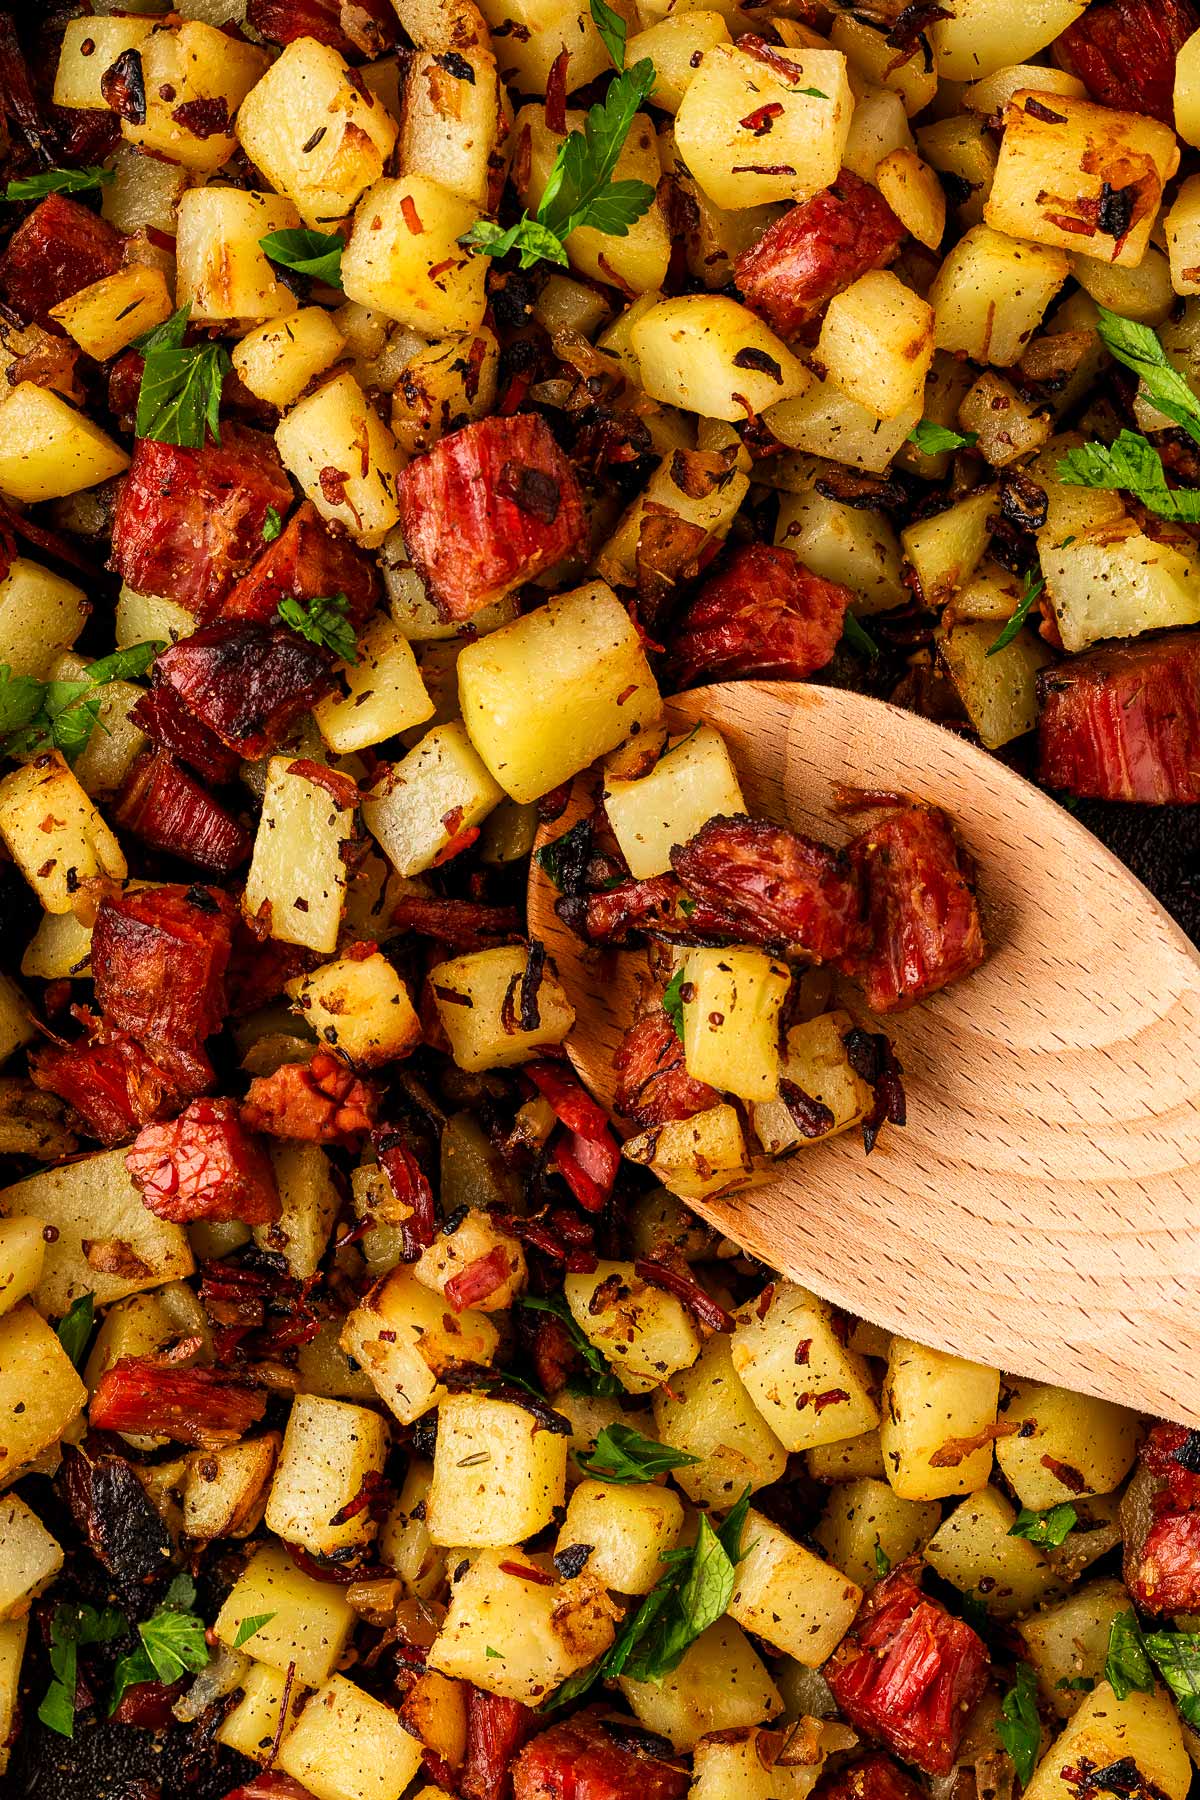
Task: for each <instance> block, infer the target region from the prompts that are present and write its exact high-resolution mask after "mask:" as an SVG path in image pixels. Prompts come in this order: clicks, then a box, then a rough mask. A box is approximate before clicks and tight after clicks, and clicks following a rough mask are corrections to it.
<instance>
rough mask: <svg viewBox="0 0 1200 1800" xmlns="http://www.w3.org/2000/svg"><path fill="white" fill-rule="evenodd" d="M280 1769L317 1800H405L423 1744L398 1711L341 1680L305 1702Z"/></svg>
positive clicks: (282, 1754) (340, 1677)
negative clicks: (405, 1793)
mask: <svg viewBox="0 0 1200 1800" xmlns="http://www.w3.org/2000/svg"><path fill="white" fill-rule="evenodd" d="M279 1767H280V1768H281V1769H282V1770H283V1771H284V1773H285V1774H287V1775H290V1776H292V1778H293V1779H294V1780H295V1781H298V1782H300V1783H301V1784H302V1786H304V1787H305V1788H306V1789H307V1790H308V1792H309V1793H311V1794H314V1795H315V1796H316V1800H400V1796H401V1794H402V1793H403V1792H404V1790H405V1788H407V1786H408V1784H409V1782H410V1781H411V1780H412V1779H413V1776H414V1775H415V1774H416V1773H417V1771H418V1769H419V1768H420V1767H421V1745H420V1743H419V1742H418V1741H417V1739H416V1738H414V1737H413V1736H412V1734H411V1733H410V1732H408V1731H406V1730H405V1728H404V1725H403V1724H402V1723H401V1721H400V1718H399V1716H398V1714H397V1713H396V1712H395V1711H394V1710H393V1708H392V1707H390V1706H387V1705H385V1704H384V1702H383V1701H382V1700H376V1699H375V1698H374V1696H373V1695H371V1694H368V1693H366V1692H365V1691H364V1689H362V1688H360V1687H358V1686H356V1684H355V1683H354V1682H353V1681H347V1680H346V1678H345V1676H344V1675H335V1676H334V1677H333V1678H332V1680H330V1681H329V1682H327V1683H326V1685H325V1686H324V1687H322V1688H319V1689H318V1690H317V1692H316V1693H315V1694H312V1695H310V1697H309V1699H308V1700H307V1701H306V1702H305V1705H304V1711H303V1712H302V1713H301V1714H300V1717H299V1718H298V1719H297V1721H296V1724H295V1725H294V1726H293V1728H292V1730H291V1731H289V1732H288V1734H287V1736H286V1738H285V1739H284V1741H283V1746H282V1748H281V1750H280V1752H279Z"/></svg>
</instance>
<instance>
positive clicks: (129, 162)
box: [76, 17, 191, 236]
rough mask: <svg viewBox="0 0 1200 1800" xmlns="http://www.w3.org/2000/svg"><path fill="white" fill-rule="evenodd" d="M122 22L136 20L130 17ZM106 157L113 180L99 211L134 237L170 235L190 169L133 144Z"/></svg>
mask: <svg viewBox="0 0 1200 1800" xmlns="http://www.w3.org/2000/svg"><path fill="white" fill-rule="evenodd" d="M98 22H99V21H98V20H96V19H95V18H92V19H90V20H85V19H80V20H78V21H76V23H78V24H80V25H87V24H89V23H90V24H92V25H95V24H97V23H98ZM121 23H122V24H126V25H129V24H132V23H133V21H132V19H130V18H128V17H127V18H125V19H123V20H122V21H121ZM97 73H103V70H99V71H97ZM107 160H108V166H109V168H110V169H111V171H112V176H113V179H112V180H111V181H110V182H109V183H108V185H107V186H106V187H104V188H102V189H101V192H100V211H101V212H102V213H103V215H104V217H105V218H106V219H107V220H108V222H109V224H110V225H115V226H116V228H117V230H118V231H125V232H128V233H129V234H130V235H131V236H132V235H133V234H134V233H137V232H144V231H149V230H154V231H161V232H164V233H165V234H167V235H168V236H169V235H170V234H171V233H173V232H174V229H175V209H176V207H177V206H178V205H179V196H180V195H181V194H182V193H183V190H184V189H185V188H186V187H187V185H188V182H189V181H190V179H191V177H190V175H189V173H188V171H187V170H186V169H182V168H180V166H179V164H178V163H170V162H159V160H158V158H157V157H155V156H143V155H142V153H141V151H140V150H135V149H134V148H133V145H132V144H121V145H120V146H119V147H118V149H117V150H115V151H114V153H113V154H112V156H111V157H109V158H108V159H107Z"/></svg>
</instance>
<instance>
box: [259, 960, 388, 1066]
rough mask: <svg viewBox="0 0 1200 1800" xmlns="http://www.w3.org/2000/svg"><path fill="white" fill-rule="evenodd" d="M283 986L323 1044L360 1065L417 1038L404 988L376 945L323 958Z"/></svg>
mask: <svg viewBox="0 0 1200 1800" xmlns="http://www.w3.org/2000/svg"><path fill="white" fill-rule="evenodd" d="M284 991H285V992H286V993H288V994H289V995H290V996H291V1000H292V1006H293V1009H294V1010H295V1011H296V1012H298V1013H299V1014H300V1015H301V1016H302V1017H303V1018H304V1019H306V1020H307V1022H308V1024H309V1025H311V1026H312V1028H313V1030H314V1031H315V1032H316V1034H317V1036H318V1037H319V1038H320V1039H321V1041H322V1043H326V1044H333V1045H335V1046H336V1048H337V1050H338V1052H339V1054H340V1055H342V1056H347V1057H349V1059H350V1061H351V1062H352V1063H355V1064H356V1065H361V1066H362V1067H364V1068H373V1067H374V1066H375V1065H376V1064H377V1063H386V1062H394V1061H395V1060H396V1059H397V1058H398V1057H401V1056H407V1055H408V1053H409V1051H410V1050H412V1049H414V1048H415V1047H416V1045H417V1044H418V1043H420V1041H421V1021H420V1020H419V1019H418V1017H417V1015H416V1013H415V1011H414V1010H413V1004H412V1001H411V1000H410V999H409V997H408V989H407V988H406V987H405V985H404V983H403V982H402V981H401V979H400V977H399V975H398V974H397V973H396V970H395V969H394V968H393V966H392V964H391V963H390V962H389V961H388V959H387V957H386V956H384V954H383V952H382V951H380V950H376V951H375V953H374V955H372V956H362V957H353V956H342V957H339V958H338V959H337V960H336V961H335V962H328V963H323V964H322V965H321V967H320V968H319V969H314V970H313V971H312V972H311V974H308V975H297V976H296V978H295V980H294V981H289V982H288V984H287V987H286V989H285V990H284Z"/></svg>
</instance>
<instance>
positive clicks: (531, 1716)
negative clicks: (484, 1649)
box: [459, 1687, 538, 1800]
mask: <svg viewBox="0 0 1200 1800" xmlns="http://www.w3.org/2000/svg"><path fill="white" fill-rule="evenodd" d="M537 1719H538V1716H537V1714H536V1713H535V1712H534V1711H533V1710H532V1708H531V1707H528V1706H523V1705H522V1704H521V1702H520V1701H519V1700H503V1699H501V1697H500V1695H499V1694H485V1693H484V1691H483V1689H482V1688H477V1687H471V1688H468V1690H467V1753H466V1757H465V1759H464V1762H463V1768H462V1774H461V1776H460V1777H459V1789H460V1792H461V1793H462V1795H463V1796H464V1800H510V1796H511V1794H512V1781H511V1778H510V1776H509V1768H510V1766H511V1763H512V1759H513V1757H514V1755H515V1754H516V1752H517V1751H518V1750H519V1749H520V1747H521V1745H522V1744H523V1743H524V1742H525V1740H526V1738H527V1737H528V1736H529V1734H530V1732H531V1731H533V1730H535V1729H536V1726H537Z"/></svg>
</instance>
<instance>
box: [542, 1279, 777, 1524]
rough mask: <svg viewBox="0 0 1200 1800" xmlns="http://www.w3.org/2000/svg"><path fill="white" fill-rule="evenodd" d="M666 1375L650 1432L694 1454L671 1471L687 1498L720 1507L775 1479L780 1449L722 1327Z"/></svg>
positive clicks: (656, 1398)
mask: <svg viewBox="0 0 1200 1800" xmlns="http://www.w3.org/2000/svg"><path fill="white" fill-rule="evenodd" d="M568 1279H574V1277H569V1278H568ZM667 1380H669V1382H670V1393H668V1392H667V1389H666V1388H665V1387H658V1388H656V1389H655V1392H654V1398H653V1402H652V1404H653V1407H654V1424H655V1435H656V1436H657V1437H658V1438H660V1439H661V1441H662V1442H663V1443H664V1444H674V1446H675V1448H676V1449H677V1450H686V1451H688V1452H689V1454H690V1455H692V1456H698V1457H699V1458H700V1461H699V1462H698V1463H696V1464H689V1465H688V1466H687V1467H686V1468H682V1469H676V1470H674V1471H673V1475H674V1479H675V1482H676V1483H677V1485H678V1486H679V1487H681V1488H682V1489H683V1491H684V1493H685V1494H686V1495H687V1497H688V1499H689V1500H692V1501H694V1502H695V1504H696V1505H697V1506H708V1507H714V1508H716V1509H718V1510H721V1509H723V1508H726V1507H730V1506H732V1505H733V1503H734V1501H735V1500H737V1498H738V1496H739V1495H740V1494H741V1492H742V1490H743V1488H745V1487H747V1486H749V1487H750V1488H752V1489H754V1490H757V1489H758V1488H760V1487H768V1486H769V1485H770V1484H771V1482H773V1481H778V1479H779V1477H780V1476H781V1475H782V1474H783V1471H784V1469H785V1467H786V1466H787V1452H786V1450H785V1449H784V1447H783V1445H782V1444H781V1443H780V1441H779V1439H778V1438H777V1437H776V1436H775V1433H774V1432H773V1431H772V1430H771V1427H770V1426H769V1425H768V1424H767V1422H766V1420H765V1419H764V1418H763V1417H762V1415H761V1413H759V1411H758V1410H757V1408H756V1407H755V1405H754V1402H753V1401H752V1400H751V1398H750V1395H749V1394H748V1393H747V1392H746V1389H745V1388H744V1387H743V1386H742V1383H741V1381H740V1380H739V1379H738V1376H737V1373H736V1371H735V1370H734V1366H733V1361H732V1358H731V1356H730V1353H729V1340H728V1337H727V1336H726V1335H725V1333H723V1332H718V1333H716V1334H715V1335H714V1336H713V1337H710V1338H709V1340H708V1342H707V1343H706V1344H705V1346H704V1348H703V1349H702V1350H701V1352H700V1354H699V1356H698V1357H697V1358H696V1359H695V1361H694V1362H693V1363H692V1365H691V1367H690V1368H687V1369H683V1370H680V1371H678V1372H677V1373H675V1374H673V1375H670V1376H668V1377H667Z"/></svg>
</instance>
